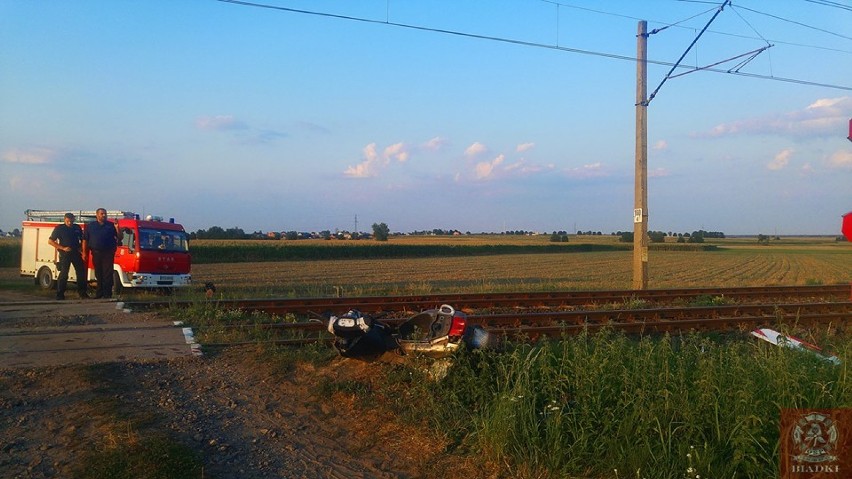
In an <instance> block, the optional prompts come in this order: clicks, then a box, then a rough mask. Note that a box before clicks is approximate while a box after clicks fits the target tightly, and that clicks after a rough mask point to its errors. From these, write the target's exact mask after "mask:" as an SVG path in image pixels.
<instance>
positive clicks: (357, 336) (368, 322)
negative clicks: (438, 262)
mask: <svg viewBox="0 0 852 479" xmlns="http://www.w3.org/2000/svg"><path fill="white" fill-rule="evenodd" d="M328 331H329V332H330V333H331V334H333V335H334V336H335V342H334V346H335V348H336V349H337V350H338V352H340V355H341V356H344V357H349V358H359V357H368V356H379V355H381V354H384V353H385V352H387V351H392V350H399V351H400V352H401V353H403V354H407V353H418V354H423V355H426V356H430V357H434V358H440V357H445V356H449V355H450V354H452V352H453V351H456V350H457V349H458V348H459V347H461V345H462V344H464V345H465V346H466V347H468V348H471V349H480V348H484V347H486V346H487V344H488V342H489V337H488V332H487V331H486V330H485V329H483V328H482V327H481V326H479V325H468V324H467V315H465V313H463V312H461V311H456V310H455V309H454V308H453V307H452V306H450V305H448V304H444V305H442V306H441V307H440V308H436V309H428V310H425V311H422V312H420V313H418V314H415V315H414V316H411V317H410V318H408V319H406V320H405V321H403V322H402V323H401V324H399V325H398V326H396V327H393V326H391V325H390V324H389V323H388V322H384V321H381V320H379V318H377V317H372V316H368V315H364V314H361V312H360V311H358V310H354V309H353V310H350V311H349V312H347V313H346V314H344V315H341V316H334V315H331V316H328Z"/></svg>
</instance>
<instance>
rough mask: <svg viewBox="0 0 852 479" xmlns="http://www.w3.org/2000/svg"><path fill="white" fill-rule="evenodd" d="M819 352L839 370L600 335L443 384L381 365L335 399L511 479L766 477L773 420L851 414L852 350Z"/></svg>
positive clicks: (768, 355)
mask: <svg viewBox="0 0 852 479" xmlns="http://www.w3.org/2000/svg"><path fill="white" fill-rule="evenodd" d="M828 339H830V340H832V341H834V344H833V345H834V347H835V348H836V349H835V352H836V353H837V354H838V356H840V357H841V358H842V359H843V364H842V365H841V366H835V365H833V364H830V363H828V362H826V361H824V360H821V359H819V358H817V357H815V356H812V355H810V354H807V353H801V352H797V351H793V350H789V349H783V348H778V347H775V346H772V345H767V344H763V343H759V342H758V341H756V340H754V339H752V338H748V337H742V336H737V335H734V336H725V337H716V338H711V337H709V336H699V335H692V336H686V337H668V336H666V337H656V338H650V337H645V338H641V339H631V338H628V337H626V336H624V335H620V334H614V333H603V334H598V335H594V336H589V335H584V336H580V337H576V338H566V339H564V340H562V341H552V342H547V343H542V344H537V345H518V346H515V347H514V348H513V349H511V350H509V351H507V352H501V353H498V352H481V351H480V352H469V351H468V352H464V353H462V354H460V355H458V356H457V357H456V358H455V360H454V363H453V366H452V368H451V369H450V372H449V374H448V375H447V376H446V377H445V378H444V379H442V380H440V381H438V382H435V381H430V380H428V379H427V378H428V374H427V368H426V367H425V366H424V362H423V361H424V360H419V361H420V363H419V364H418V362H417V361H415V362H414V363H409V364H408V365H393V366H385V368H384V369H383V371H382V374H383V381H382V383H381V385H380V386H378V387H375V386H374V387H372V388H370V387H366V386H364V385H361V384H358V385H354V386H353V385H351V384H342V385H340V386H339V388H340V389H345V390H347V391H350V392H352V393H354V394H363V395H365V396H368V397H370V398H372V399H373V400H374V401H376V402H377V403H380V404H383V405H384V407H391V408H394V409H395V410H396V411H397V413H398V414H400V415H401V417H403V418H405V419H406V420H408V421H413V422H416V423H420V424H424V425H428V426H430V427H432V428H434V429H435V430H436V431H437V432H440V433H442V434H444V435H445V436H447V437H448V438H450V439H451V441H452V446H451V449H454V450H457V451H468V452H471V453H474V454H484V455H487V456H488V457H489V458H491V459H492V460H494V461H496V462H497V463H504V464H507V465H509V466H508V467H509V469H511V470H512V471H515V472H516V473H517V471H526V472H525V473H524V474H518V475H517V476H516V477H521V476H524V477H539V478H545V477H552V478H562V477H584V478H587V477H615V473H614V472H613V470H618V471H619V472H618V477H641V478H661V479H669V478H672V479H674V478H684V477H693V478H694V477H697V476H698V475H700V477H714V478H768V477H776V476H777V471H778V470H779V469H778V467H779V466H778V460H779V418H780V412H781V409H782V408H837V407H849V406H850V405H852V381H850V378H849V376H848V367H847V366H845V365H846V364H847V363H848V361H849V360H850V359H852V354H850V353H852V343H850V342H849V340H848V339H844V338H837V337H829V338H828ZM325 387H328V386H325ZM413 405H416V407H414V406H413ZM689 471H691V473H690V472H689Z"/></svg>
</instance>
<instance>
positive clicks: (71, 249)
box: [47, 213, 89, 300]
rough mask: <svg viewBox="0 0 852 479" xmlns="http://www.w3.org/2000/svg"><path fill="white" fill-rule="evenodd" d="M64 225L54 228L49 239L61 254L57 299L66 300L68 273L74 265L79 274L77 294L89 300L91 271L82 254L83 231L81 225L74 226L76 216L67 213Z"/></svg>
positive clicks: (51, 244)
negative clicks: (88, 289)
mask: <svg viewBox="0 0 852 479" xmlns="http://www.w3.org/2000/svg"><path fill="white" fill-rule="evenodd" d="M63 222H64V223H63V224H61V225H57V226H56V228H53V233H51V234H50V237H49V238H48V239H47V242H48V243H49V244H50V246H53V247H54V248H56V251H57V252H59V263H58V264H57V266H58V267H59V280H58V281H57V282H56V299H58V300H63V299H65V288H66V287H67V285H68V271H69V270H70V269H71V265H72V264H73V265H74V272H76V273H77V294H78V295H79V296H80V298H81V299H85V298H88V296H87V295H86V287H87V286H88V285H87V284H86V279H87V276H88V275H89V270H88V268H86V264H85V263H84V262H83V256H82V254H81V252H80V243H81V242H82V240H83V230H82V229H80V226H79V225H76V224H74V214H73V213H65V217H64V218H63Z"/></svg>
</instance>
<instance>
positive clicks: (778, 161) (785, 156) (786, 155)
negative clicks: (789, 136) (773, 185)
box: [766, 148, 793, 171]
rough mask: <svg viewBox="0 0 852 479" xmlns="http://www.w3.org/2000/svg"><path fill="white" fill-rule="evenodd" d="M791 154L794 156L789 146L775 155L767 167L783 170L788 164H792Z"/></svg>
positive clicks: (773, 169)
mask: <svg viewBox="0 0 852 479" xmlns="http://www.w3.org/2000/svg"><path fill="white" fill-rule="evenodd" d="M791 156H793V150H792V149H790V148H787V149H785V150H783V151H781V152H780V153H778V154H777V155H775V158H774V159H773V160H772V161H770V162H769V163H767V164H766V167H767V168H768V169H770V170H772V171H778V170H783V169H784V168H786V167H787V165H788V164H790V157H791Z"/></svg>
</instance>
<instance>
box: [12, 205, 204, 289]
mask: <svg viewBox="0 0 852 479" xmlns="http://www.w3.org/2000/svg"><path fill="white" fill-rule="evenodd" d="M67 212H71V213H74V215H75V216H76V217H77V219H76V221H77V223H78V224H79V225H80V227H81V228H83V230H85V229H86V223H89V222H91V221H95V211H80V210H77V211H75V210H67V211H65V210H63V211H59V210H57V211H46V210H27V211H26V212H25V213H24V214H25V215H26V220H24V221H23V223H22V226H23V228H22V232H23V234H22V242H21V276H28V277H32V278H33V279H34V280H35V283H36V284H38V285H40V286H41V287H42V288H45V289H50V288H53V287H54V286H55V285H56V280H57V279H58V278H59V269H58V267H57V263H58V261H59V254H58V252H57V251H56V249H55V248H53V247H52V246H50V244H49V243H48V242H47V240H48V238H49V237H50V234H51V233H52V232H53V228H55V227H56V226H57V225H59V224H62V222H63V216H64V215H65V213H67ZM107 218H108V219H109V220H110V221H112V222H114V223H117V224H118V227H119V228H120V229H121V231H122V233H123V234H124V238H123V240H122V242H121V244H120V245H118V248H117V249H116V251H115V260H114V262H113V280H114V281H113V283H114V288H115V290H116V292H120V291H121V289H122V288H178V287H184V286H189V285H190V284H191V283H192V275H191V274H190V267H191V262H192V261H191V256H190V254H189V241H188V237H187V234H186V232H185V231H184V229H183V226H181V225H180V224H177V223H175V222H174V219H170V220H169V221H168V222H166V221H163V219H162V218H160V217H152V216H148V217H147V218H146V219H144V220H143V219H139V215H136V214H134V213H131V212H129V211H120V210H110V211H107ZM86 262H87V266H88V277H87V278H86V279H87V281H89V282H94V281H95V274H94V270H93V269H92V268H93V267H92V260H91V256H90V257H89V258H88V259H87V261H86ZM76 277H77V273H76V271H74V268H73V267H71V268H70V271H69V272H68V281H69V283H73V282H74V281H76Z"/></svg>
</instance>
